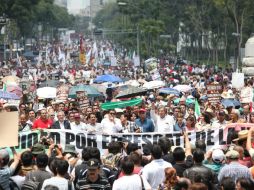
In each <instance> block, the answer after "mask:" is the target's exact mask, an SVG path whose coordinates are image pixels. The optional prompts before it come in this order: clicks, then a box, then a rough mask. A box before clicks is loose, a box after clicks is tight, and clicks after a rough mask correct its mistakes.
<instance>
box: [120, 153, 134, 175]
mask: <svg viewBox="0 0 254 190" xmlns="http://www.w3.org/2000/svg"><path fill="white" fill-rule="evenodd" d="M122 170H123V173H124V174H127V175H130V174H132V172H133V170H134V162H133V161H132V160H131V159H130V157H129V156H126V157H125V158H124V159H123V160H122Z"/></svg>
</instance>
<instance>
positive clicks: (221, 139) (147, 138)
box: [16, 124, 252, 152]
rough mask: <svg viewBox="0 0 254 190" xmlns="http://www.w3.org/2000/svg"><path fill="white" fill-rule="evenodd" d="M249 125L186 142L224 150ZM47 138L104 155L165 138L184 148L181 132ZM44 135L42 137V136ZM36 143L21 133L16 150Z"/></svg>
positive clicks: (35, 137) (62, 133) (59, 133)
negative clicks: (115, 146) (121, 145)
mask: <svg viewBox="0 0 254 190" xmlns="http://www.w3.org/2000/svg"><path fill="white" fill-rule="evenodd" d="M251 126H252V125H245V124H231V125H228V126H227V127H225V128H220V129H219V128H218V129H214V130H207V131H199V132H189V133H188V136H189V139H190V142H191V143H192V144H195V142H196V141H197V140H199V139H203V140H204V141H205V142H206V145H207V150H210V149H212V148H215V147H224V146H226V145H227V144H230V141H231V136H232V134H233V133H234V131H235V130H236V131H240V130H244V129H247V128H250V127H251ZM44 132H46V133H47V134H46V135H47V136H50V137H51V138H52V139H53V140H54V142H55V143H56V144H61V146H62V147H63V148H64V147H65V145H66V144H73V145H75V147H76V150H77V151H79V152H81V151H82V148H83V147H86V146H93V147H97V148H98V149H100V151H101V152H104V151H105V149H107V146H108V144H109V143H110V142H112V141H130V142H134V143H137V144H138V146H139V147H140V148H142V147H143V146H144V145H145V144H147V143H152V144H154V143H157V142H158V140H159V138H160V137H162V136H166V137H168V138H169V139H170V140H171V143H172V145H174V146H182V147H184V139H183V136H182V134H181V132H174V133H117V134H111V135H103V134H86V133H84V132H82V131H78V130H59V129H57V130H53V129H52V130H44ZM44 135H45V134H44ZM39 139H40V132H39V131H33V132H24V133H20V135H19V146H17V147H16V148H17V149H18V150H22V149H26V148H30V147H31V146H32V145H33V144H35V143H37V142H38V141H39Z"/></svg>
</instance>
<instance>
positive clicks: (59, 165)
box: [56, 159, 69, 176]
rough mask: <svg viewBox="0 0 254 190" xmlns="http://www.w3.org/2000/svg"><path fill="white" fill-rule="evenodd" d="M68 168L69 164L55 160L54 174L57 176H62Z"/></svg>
mask: <svg viewBox="0 0 254 190" xmlns="http://www.w3.org/2000/svg"><path fill="white" fill-rule="evenodd" d="M68 168H69V163H68V162H67V161H66V160H61V159H58V160H56V172H57V174H59V175H61V176H64V175H65V174H66V173H67V171H68Z"/></svg>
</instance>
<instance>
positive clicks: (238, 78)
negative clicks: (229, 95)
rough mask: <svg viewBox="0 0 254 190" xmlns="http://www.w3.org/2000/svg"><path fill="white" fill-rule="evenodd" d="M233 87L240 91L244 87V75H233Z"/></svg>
mask: <svg viewBox="0 0 254 190" xmlns="http://www.w3.org/2000/svg"><path fill="white" fill-rule="evenodd" d="M232 87H233V88H236V89H240V88H243V87H244V74H243V73H232Z"/></svg>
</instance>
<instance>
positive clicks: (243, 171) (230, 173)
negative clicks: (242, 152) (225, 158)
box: [218, 162, 253, 182]
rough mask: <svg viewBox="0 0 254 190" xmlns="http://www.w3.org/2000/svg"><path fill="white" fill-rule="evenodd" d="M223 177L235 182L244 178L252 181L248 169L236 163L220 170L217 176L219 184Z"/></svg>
mask: <svg viewBox="0 0 254 190" xmlns="http://www.w3.org/2000/svg"><path fill="white" fill-rule="evenodd" d="M224 177H231V178H232V179H233V180H234V181H235V182H236V180H237V179H238V178H245V179H250V180H252V181H253V178H252V176H251V173H250V170H249V168H247V167H246V166H243V165H241V164H239V163H238V162H231V163H230V164H228V165H225V166H224V167H223V168H221V170H220V172H219V175H218V180H219V182H221V180H222V179H223V178H224Z"/></svg>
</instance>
